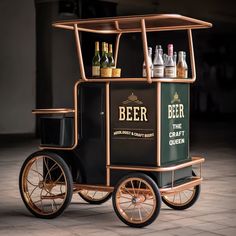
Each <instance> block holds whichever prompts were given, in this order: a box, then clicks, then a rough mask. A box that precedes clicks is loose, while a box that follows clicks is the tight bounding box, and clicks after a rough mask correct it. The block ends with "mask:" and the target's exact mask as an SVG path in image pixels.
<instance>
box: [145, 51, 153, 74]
mask: <svg viewBox="0 0 236 236" xmlns="http://www.w3.org/2000/svg"><path fill="white" fill-rule="evenodd" d="M148 64H149V66H150V72H151V77H153V64H152V48H151V47H149V48H148ZM143 77H147V72H146V63H145V60H144V62H143Z"/></svg>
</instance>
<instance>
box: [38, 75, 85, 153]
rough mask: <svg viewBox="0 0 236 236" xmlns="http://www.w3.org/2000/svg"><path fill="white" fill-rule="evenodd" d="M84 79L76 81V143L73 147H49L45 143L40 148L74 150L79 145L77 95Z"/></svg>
mask: <svg viewBox="0 0 236 236" xmlns="http://www.w3.org/2000/svg"><path fill="white" fill-rule="evenodd" d="M82 82H83V81H82V80H79V81H77V82H76V83H75V86H74V144H73V146H72V147H49V146H45V145H40V147H39V148H40V149H50V150H73V149H75V148H76V147H77V145H78V132H79V131H78V120H79V117H78V101H77V99H78V97H77V91H78V87H79V85H80V83H82Z"/></svg>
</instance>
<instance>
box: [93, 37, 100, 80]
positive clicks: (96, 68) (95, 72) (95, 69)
mask: <svg viewBox="0 0 236 236" xmlns="http://www.w3.org/2000/svg"><path fill="white" fill-rule="evenodd" d="M100 60H101V58H100V54H99V42H98V41H97V42H95V54H94V57H93V60H92V76H93V77H99V76H100Z"/></svg>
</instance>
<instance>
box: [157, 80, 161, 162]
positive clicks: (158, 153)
mask: <svg viewBox="0 0 236 236" xmlns="http://www.w3.org/2000/svg"><path fill="white" fill-rule="evenodd" d="M157 166H161V83H160V82H157Z"/></svg>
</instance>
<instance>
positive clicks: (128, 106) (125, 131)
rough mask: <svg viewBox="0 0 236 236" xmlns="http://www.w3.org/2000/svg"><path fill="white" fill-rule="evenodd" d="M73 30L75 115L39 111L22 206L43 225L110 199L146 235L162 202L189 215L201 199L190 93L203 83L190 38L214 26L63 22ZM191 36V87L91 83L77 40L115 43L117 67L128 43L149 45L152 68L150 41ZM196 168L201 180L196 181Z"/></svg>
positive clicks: (165, 82)
mask: <svg viewBox="0 0 236 236" xmlns="http://www.w3.org/2000/svg"><path fill="white" fill-rule="evenodd" d="M53 26H54V27H58V28H62V29H66V30H72V31H74V35H75V42H76V48H77V54H78V59H79V66H80V75H81V78H80V79H79V80H78V81H77V82H76V84H75V86H74V107H73V108H72V109H67V108H60V109H36V110H33V113H34V114H37V115H40V116H41V119H40V120H41V146H40V149H41V150H40V151H37V152H35V153H33V154H31V155H30V156H29V157H28V158H27V159H26V160H25V162H24V164H23V166H22V169H21V172H20V178H19V186H20V193H21V197H22V199H23V201H24V203H25V205H26V207H27V208H28V209H29V211H30V212H31V213H33V214H34V215H35V216H37V217H41V218H54V217H57V216H59V215H60V214H61V213H63V211H64V210H65V209H66V207H67V206H68V205H69V204H70V201H71V198H72V194H73V193H78V194H79V195H80V196H81V197H82V198H83V199H84V200H85V201H86V202H88V203H90V204H101V203H104V202H106V201H107V200H109V199H110V197H112V202H113V207H114V210H115V212H116V214H117V216H118V217H119V218H120V220H121V221H123V222H124V223H125V224H127V225H129V226H133V227H144V226H147V225H149V224H151V223H152V222H153V221H154V220H155V219H156V218H157V216H158V214H159V211H160V207H161V203H162V201H163V202H164V203H165V204H166V205H167V206H169V207H171V208H173V209H176V210H183V209H187V208H189V207H191V206H192V205H193V204H194V203H195V202H196V201H197V199H198V196H199V194H200V184H201V182H202V177H201V165H202V163H203V162H204V158H202V157H190V155H189V90H190V84H191V83H193V82H194V81H195V79H196V72H195V61H194V50H193V41H192V29H202V28H208V27H211V26H212V25H211V24H210V23H208V22H204V21H200V20H196V19H193V18H189V17H185V16H181V15H174V14H161V15H143V16H129V17H113V18H102V19H101V18H100V19H83V20H81V19H79V20H71V21H63V22H56V23H54V24H53ZM172 30H173V31H175V30H182V31H187V35H188V44H189V57H190V62H191V74H192V76H191V78H188V79H180V78H151V76H150V75H151V74H150V68H149V67H146V75H147V77H146V78H124V77H122V78H96V79H94V78H89V77H88V76H87V75H86V73H85V69H84V63H83V55H82V50H81V42H80V32H90V33H96V34H110V35H116V44H115V56H114V57H115V64H116V63H117V58H118V50H119V42H120V39H121V36H122V35H123V34H126V33H127V34H128V33H137V34H141V36H142V44H143V45H142V46H143V53H144V59H145V62H146V65H148V44H147V34H146V33H147V32H155V31H172ZM193 166H195V167H194V168H195V169H196V170H195V169H194V172H193Z"/></svg>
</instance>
